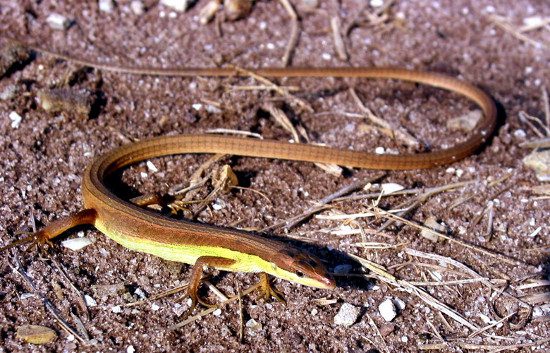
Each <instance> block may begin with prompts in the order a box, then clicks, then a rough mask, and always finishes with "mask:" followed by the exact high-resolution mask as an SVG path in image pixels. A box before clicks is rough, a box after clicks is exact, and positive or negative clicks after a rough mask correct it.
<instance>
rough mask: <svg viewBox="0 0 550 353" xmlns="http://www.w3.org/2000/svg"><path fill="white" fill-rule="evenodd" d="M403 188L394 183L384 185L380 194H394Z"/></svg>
mask: <svg viewBox="0 0 550 353" xmlns="http://www.w3.org/2000/svg"><path fill="white" fill-rule="evenodd" d="M404 188H405V187H404V186H403V185H400V184H396V183H384V184H382V193H383V194H384V195H389V194H393V193H394V192H397V191H401V190H403V189H404Z"/></svg>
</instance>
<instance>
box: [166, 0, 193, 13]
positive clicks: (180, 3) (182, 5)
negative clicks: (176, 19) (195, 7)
mask: <svg viewBox="0 0 550 353" xmlns="http://www.w3.org/2000/svg"><path fill="white" fill-rule="evenodd" d="M192 2H193V1H190V0H160V3H161V4H163V5H164V6H167V7H171V8H173V9H174V10H176V11H180V12H183V11H185V10H187V7H189V5H191V3H192Z"/></svg>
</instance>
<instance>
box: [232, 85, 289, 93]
mask: <svg viewBox="0 0 550 353" xmlns="http://www.w3.org/2000/svg"><path fill="white" fill-rule="evenodd" d="M279 87H280V88H281V89H283V90H285V91H287V92H297V91H299V90H300V87H297V86H279ZM227 88H228V89H229V90H232V91H274V90H275V89H274V88H273V87H272V86H267V85H255V86H252V85H242V86H227Z"/></svg>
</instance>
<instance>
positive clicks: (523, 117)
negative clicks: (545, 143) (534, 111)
mask: <svg viewBox="0 0 550 353" xmlns="http://www.w3.org/2000/svg"><path fill="white" fill-rule="evenodd" d="M518 116H519V120H520V121H521V122H523V123H525V124H527V126H529V128H530V129H531V131H533V132H534V133H535V134H536V135H537V136H538V137H539V138H544V137H547V136H549V135H550V129H548V128H547V127H546V125H545V124H544V123H543V122H542V121H541V119H539V118H537V117H534V116H532V115H529V114H527V113H526V112H524V111H523V110H522V111H520V112H519V113H518ZM535 124H537V125H538V126H539V127H537V126H535ZM541 129H542V130H543V131H544V132H541V131H540V130H541Z"/></svg>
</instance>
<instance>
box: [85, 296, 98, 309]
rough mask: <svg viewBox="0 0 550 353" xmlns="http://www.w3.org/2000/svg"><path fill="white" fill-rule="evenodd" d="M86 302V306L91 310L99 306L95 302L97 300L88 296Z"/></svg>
mask: <svg viewBox="0 0 550 353" xmlns="http://www.w3.org/2000/svg"><path fill="white" fill-rule="evenodd" d="M84 300H85V301H86V305H87V306H89V307H90V308H92V307H94V306H97V302H96V301H95V299H94V298H92V297H90V296H89V295H88V294H85V295H84Z"/></svg>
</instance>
